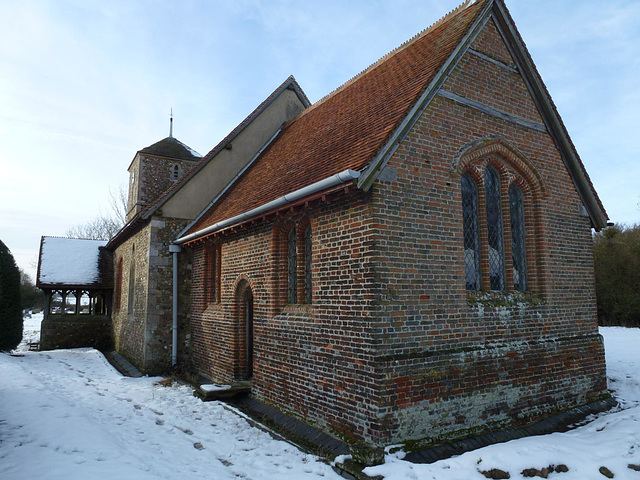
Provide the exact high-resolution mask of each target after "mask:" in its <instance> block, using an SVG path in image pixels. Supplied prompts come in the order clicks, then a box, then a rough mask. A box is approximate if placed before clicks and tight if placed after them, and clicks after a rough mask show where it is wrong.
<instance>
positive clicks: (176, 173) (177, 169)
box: [171, 165, 180, 181]
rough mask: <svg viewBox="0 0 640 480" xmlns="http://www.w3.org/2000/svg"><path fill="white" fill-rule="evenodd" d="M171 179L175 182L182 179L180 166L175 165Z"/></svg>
mask: <svg viewBox="0 0 640 480" xmlns="http://www.w3.org/2000/svg"><path fill="white" fill-rule="evenodd" d="M171 178H172V179H173V181H176V180H178V178H180V166H179V165H174V166H173V173H172V175H171Z"/></svg>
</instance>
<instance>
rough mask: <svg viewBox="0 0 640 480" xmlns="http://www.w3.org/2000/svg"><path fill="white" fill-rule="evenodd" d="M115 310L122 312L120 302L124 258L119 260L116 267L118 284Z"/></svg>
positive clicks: (115, 294) (114, 300)
mask: <svg viewBox="0 0 640 480" xmlns="http://www.w3.org/2000/svg"><path fill="white" fill-rule="evenodd" d="M114 296H115V298H114V299H113V308H114V310H115V311H118V310H120V302H121V300H122V257H121V258H120V260H118V266H117V267H116V284H115V288H114Z"/></svg>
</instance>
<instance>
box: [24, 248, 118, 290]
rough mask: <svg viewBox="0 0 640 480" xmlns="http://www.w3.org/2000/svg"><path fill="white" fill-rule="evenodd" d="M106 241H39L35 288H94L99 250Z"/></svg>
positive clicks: (98, 279) (99, 277) (98, 263)
mask: <svg viewBox="0 0 640 480" xmlns="http://www.w3.org/2000/svg"><path fill="white" fill-rule="evenodd" d="M106 244H107V242H106V241H105V240H85V239H78V238H59V237H42V239H41V241H40V257H39V260H38V275H37V279H36V285H37V286H38V287H47V286H50V287H55V286H73V287H81V286H93V285H99V284H100V283H101V272H100V248H101V247H104V246H105V245H106Z"/></svg>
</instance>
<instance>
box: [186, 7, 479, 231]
mask: <svg viewBox="0 0 640 480" xmlns="http://www.w3.org/2000/svg"><path fill="white" fill-rule="evenodd" d="M487 1H488V0H482V1H477V2H473V1H471V2H466V3H464V4H463V5H461V6H460V7H458V8H457V9H456V10H454V11H452V12H451V13H449V14H448V15H446V16H445V17H444V18H442V19H441V20H439V21H438V22H436V23H435V24H434V25H432V26H431V27H429V28H427V29H426V30H424V31H423V32H421V33H419V34H418V35H416V36H415V37H413V38H412V39H410V40H409V41H407V42H405V43H404V44H403V45H401V46H400V47H398V48H397V49H395V50H393V51H392V52H390V53H389V54H387V55H385V56H384V57H383V58H381V59H380V60H379V61H377V62H376V63H374V64H373V65H371V66H370V67H368V68H367V69H366V70H364V71H363V72H361V73H360V74H358V75H357V76H355V77H354V78H352V79H351V80H349V81H348V82H347V83H345V84H344V85H343V86H342V87H340V88H338V89H337V90H335V91H333V92H332V93H330V94H329V95H327V96H326V97H324V98H323V99H321V100H320V101H318V102H316V103H315V104H314V105H312V106H311V107H309V108H308V109H306V110H305V111H303V112H302V113H301V114H300V115H299V116H298V117H296V118H295V119H294V120H292V121H291V122H290V123H289V124H287V125H286V126H285V128H283V130H282V131H281V132H280V135H279V136H278V137H277V138H276V139H275V140H274V141H273V142H272V143H271V145H269V147H268V148H267V149H265V151H264V152H263V153H262V155H261V157H260V158H258V159H257V160H256V162H255V163H254V164H253V165H252V166H251V168H250V169H248V170H247V171H246V172H245V174H244V175H243V176H242V177H241V178H240V179H238V181H237V182H236V184H235V185H234V186H233V187H232V188H230V189H229V190H228V192H227V193H226V194H225V195H224V196H223V197H222V198H221V199H220V200H219V201H218V202H217V203H216V204H215V205H214V206H213V207H212V208H211V209H210V210H209V211H208V212H206V213H205V214H204V215H203V216H202V217H201V218H200V220H198V221H197V222H196V223H195V224H194V225H192V226H191V228H190V229H189V231H188V232H185V233H186V234H191V233H194V232H197V231H199V230H201V229H203V228H206V227H208V226H210V225H213V224H215V223H216V222H218V221H221V220H224V219H227V218H231V217H233V216H235V215H238V214H240V213H243V212H246V211H248V210H251V209H253V208H255V207H258V206H260V205H263V204H265V203H267V202H269V201H271V200H274V199H276V198H278V197H280V196H282V195H285V194H287V193H290V192H293V191H295V190H297V189H300V188H302V187H305V186H307V185H311V184H312V183H314V182H317V181H319V180H322V179H324V178H327V177H329V176H331V175H333V174H336V173H338V172H342V171H344V170H346V169H352V170H361V169H363V168H364V167H365V166H367V164H368V163H369V161H370V160H371V159H372V158H373V157H374V156H375V155H376V153H377V152H378V151H379V150H380V149H381V148H382V147H383V146H384V145H385V143H386V141H387V139H388V138H389V136H390V135H391V133H392V132H393V131H394V130H395V129H396V128H397V127H398V125H399V124H400V123H401V122H402V120H403V119H404V117H405V116H406V115H407V114H408V112H409V110H410V109H411V107H412V106H413V105H414V103H416V101H417V100H418V98H419V97H420V95H421V93H422V92H423V91H424V90H425V89H426V88H427V86H428V85H429V83H430V81H431V80H432V79H433V77H434V76H435V75H436V74H437V72H438V71H439V69H440V68H441V67H442V66H443V64H444V63H445V61H446V60H447V58H448V57H449V56H450V55H451V54H452V52H453V51H454V49H455V47H456V46H457V45H458V43H459V42H460V41H461V40H462V38H463V37H464V35H465V33H466V32H467V31H468V29H469V28H470V27H471V25H472V24H473V23H474V20H475V19H476V18H477V16H478V15H479V13H480V12H482V10H483V7H484V6H485V5H486V3H487Z"/></svg>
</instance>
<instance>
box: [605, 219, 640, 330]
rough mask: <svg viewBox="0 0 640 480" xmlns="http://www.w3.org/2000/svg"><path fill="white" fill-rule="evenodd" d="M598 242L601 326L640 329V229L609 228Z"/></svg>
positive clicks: (637, 227)
mask: <svg viewBox="0 0 640 480" xmlns="http://www.w3.org/2000/svg"><path fill="white" fill-rule="evenodd" d="M594 241H595V243H594V260H595V270H596V294H597V299H598V300H597V301H598V322H599V323H600V325H621V326H628V327H640V225H635V226H633V227H625V226H624V225H622V226H618V225H615V226H613V227H609V228H606V229H604V230H602V231H601V232H599V233H597V234H596V235H595V237H594Z"/></svg>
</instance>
